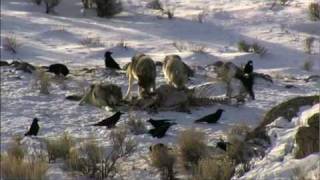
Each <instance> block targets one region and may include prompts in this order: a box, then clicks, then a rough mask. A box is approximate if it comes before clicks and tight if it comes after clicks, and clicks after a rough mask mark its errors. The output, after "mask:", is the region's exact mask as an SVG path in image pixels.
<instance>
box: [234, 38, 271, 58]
mask: <svg viewBox="0 0 320 180" xmlns="http://www.w3.org/2000/svg"><path fill="white" fill-rule="evenodd" d="M238 50H239V51H240V52H252V53H255V54H259V55H260V56H263V55H264V54H266V53H267V49H266V48H264V47H262V46H261V45H259V44H258V43H253V44H249V43H247V42H246V41H244V40H241V41H239V42H238Z"/></svg>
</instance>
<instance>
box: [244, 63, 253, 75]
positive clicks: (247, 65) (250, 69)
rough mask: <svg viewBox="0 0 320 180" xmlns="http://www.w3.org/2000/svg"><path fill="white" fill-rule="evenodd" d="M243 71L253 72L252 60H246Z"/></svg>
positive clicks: (246, 72)
mask: <svg viewBox="0 0 320 180" xmlns="http://www.w3.org/2000/svg"><path fill="white" fill-rule="evenodd" d="M243 72H244V73H245V74H251V73H253V64H252V61H251V60H249V61H248V62H247V64H246V65H245V66H244V69H243Z"/></svg>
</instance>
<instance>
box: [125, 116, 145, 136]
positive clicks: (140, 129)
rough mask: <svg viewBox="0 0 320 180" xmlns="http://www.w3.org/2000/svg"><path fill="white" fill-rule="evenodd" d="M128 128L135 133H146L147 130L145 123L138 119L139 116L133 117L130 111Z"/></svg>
mask: <svg viewBox="0 0 320 180" xmlns="http://www.w3.org/2000/svg"><path fill="white" fill-rule="evenodd" d="M127 128H128V129H129V131H130V132H131V133H133V134H134V135H139V134H144V133H146V132H147V128H146V126H145V123H144V122H143V121H142V120H141V119H137V117H133V116H132V115H131V114H130V113H129V121H128V122H127Z"/></svg>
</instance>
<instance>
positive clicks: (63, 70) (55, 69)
mask: <svg viewBox="0 0 320 180" xmlns="http://www.w3.org/2000/svg"><path fill="white" fill-rule="evenodd" d="M44 68H47V69H48V72H51V73H54V74H55V75H57V76H58V75H63V76H67V75H68V74H69V69H68V67H67V66H66V65H64V64H51V65H50V66H49V67H45V66H44Z"/></svg>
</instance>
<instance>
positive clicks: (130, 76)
mask: <svg viewBox="0 0 320 180" xmlns="http://www.w3.org/2000/svg"><path fill="white" fill-rule="evenodd" d="M132 82H133V79H132V75H131V74H129V86H128V90H127V93H126V96H125V99H128V98H129V95H130V94H131V86H132ZM139 90H140V89H139Z"/></svg>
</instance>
